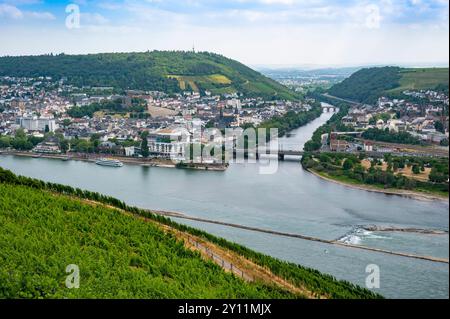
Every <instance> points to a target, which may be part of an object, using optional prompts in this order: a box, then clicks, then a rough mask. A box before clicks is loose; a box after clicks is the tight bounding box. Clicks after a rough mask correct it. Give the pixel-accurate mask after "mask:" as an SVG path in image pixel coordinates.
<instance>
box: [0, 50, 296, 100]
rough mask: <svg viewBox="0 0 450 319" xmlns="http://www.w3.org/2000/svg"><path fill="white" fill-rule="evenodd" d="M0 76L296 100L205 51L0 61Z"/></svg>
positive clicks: (251, 72)
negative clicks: (62, 79) (45, 77)
mask: <svg viewBox="0 0 450 319" xmlns="http://www.w3.org/2000/svg"><path fill="white" fill-rule="evenodd" d="M0 76H19V77H36V76H50V77H52V78H53V79H56V80H59V79H61V78H67V80H68V83H70V84H73V85H76V86H112V87H115V88H119V89H137V90H157V91H164V92H167V93H176V92H180V91H183V90H193V91H205V90H208V91H211V92H212V93H217V94H219V93H233V92H238V93H243V94H244V95H246V96H261V97H265V98H280V99H289V100H292V99H297V98H299V96H297V95H296V93H295V92H293V91H291V90H290V89H288V88H287V87H285V86H283V85H281V84H279V83H278V82H276V81H274V80H272V79H269V78H267V77H265V76H264V75H262V74H261V73H259V72H256V71H254V70H252V69H250V68H249V67H247V66H245V65H243V64H242V63H239V62H237V61H234V60H232V59H228V58H226V57H224V56H221V55H218V54H214V53H208V52H200V53H194V52H181V51H152V52H143V53H102V54H89V55H65V54H60V55H41V56H22V57H9V56H7V57H0Z"/></svg>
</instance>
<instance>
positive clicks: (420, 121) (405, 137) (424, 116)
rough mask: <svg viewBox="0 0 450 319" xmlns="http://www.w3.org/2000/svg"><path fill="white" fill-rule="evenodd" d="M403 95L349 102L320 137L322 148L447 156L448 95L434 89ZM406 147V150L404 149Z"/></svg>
mask: <svg viewBox="0 0 450 319" xmlns="http://www.w3.org/2000/svg"><path fill="white" fill-rule="evenodd" d="M402 94H403V96H404V98H389V97H385V96H381V97H379V99H378V101H377V103H376V104H375V105H369V104H360V103H354V102H351V101H349V102H350V105H351V107H350V108H349V109H348V111H347V113H346V114H345V115H344V116H342V117H341V118H340V120H339V121H338V122H337V123H335V128H336V130H335V132H332V133H331V134H324V135H323V136H322V150H325V151H338V152H354V151H366V152H372V151H378V152H384V153H390V152H398V153H402V151H404V152H407V151H410V152H411V151H412V153H414V154H419V151H420V150H422V151H426V152H424V153H427V152H428V153H427V154H424V155H431V156H433V155H446V156H447V157H448V137H449V133H448V113H447V111H446V110H448V105H449V98H448V95H446V94H444V93H440V92H437V91H433V90H418V91H409V90H408V91H404V92H402ZM406 149H408V150H406Z"/></svg>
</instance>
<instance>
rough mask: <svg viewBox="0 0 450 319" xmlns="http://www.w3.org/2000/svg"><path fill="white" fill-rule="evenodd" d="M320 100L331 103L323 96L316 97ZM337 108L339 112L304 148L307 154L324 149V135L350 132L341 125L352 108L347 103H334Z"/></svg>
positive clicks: (320, 128)
mask: <svg viewBox="0 0 450 319" xmlns="http://www.w3.org/2000/svg"><path fill="white" fill-rule="evenodd" d="M316 98H318V99H320V100H325V101H327V102H328V101H329V100H327V99H326V98H324V97H322V96H316ZM333 104H334V105H335V106H337V107H339V112H338V113H336V114H334V115H333V116H332V117H331V119H329V120H328V122H327V123H326V124H324V125H322V126H321V127H319V128H318V129H317V130H316V131H315V132H314V133H313V136H312V138H311V140H309V141H308V142H306V144H305V146H304V150H305V151H306V152H313V151H318V150H319V149H320V148H321V147H322V135H323V134H330V133H331V132H332V131H338V132H339V131H341V132H342V131H348V130H349V129H348V128H347V127H345V125H342V124H341V120H342V118H343V117H344V116H346V115H347V114H348V111H349V109H350V106H349V105H348V104H346V103H341V102H340V103H333Z"/></svg>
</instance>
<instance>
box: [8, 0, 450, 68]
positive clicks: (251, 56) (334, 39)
mask: <svg viewBox="0 0 450 319" xmlns="http://www.w3.org/2000/svg"><path fill="white" fill-rule="evenodd" d="M69 4H75V5H76V6H70V7H67V6H68V5H69ZM78 9H79V11H80V23H79V24H78V23H77V19H76V13H77V10H78ZM66 10H67V11H68V13H66ZM448 38H449V4H448V0H368V1H364V0H363V1H356V0H143V1H136V0H117V1H106V0H105V1H102V0H100V1H98V0H97V1H91V0H77V1H58V0H54V1H51V0H0V55H26V54H41V53H61V52H64V53H67V54H74V53H96V52H119V51H120V52H128V51H146V50H154V49H158V50H190V49H192V46H193V45H195V49H196V50H200V51H212V52H216V53H220V54H223V55H225V56H228V57H231V58H234V59H237V60H239V61H241V62H243V63H246V64H249V65H253V66H260V65H269V66H289V65H297V66H298V65H302V66H305V65H312V66H343V65H353V66H354V65H365V64H400V63H402V64H409V65H420V64H436V65H437V64H439V65H441V64H442V63H444V64H447V63H448V56H449V39H448Z"/></svg>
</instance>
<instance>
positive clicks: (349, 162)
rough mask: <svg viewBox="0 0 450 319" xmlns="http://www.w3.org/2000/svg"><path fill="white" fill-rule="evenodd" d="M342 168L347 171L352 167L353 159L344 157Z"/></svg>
mask: <svg viewBox="0 0 450 319" xmlns="http://www.w3.org/2000/svg"><path fill="white" fill-rule="evenodd" d="M342 168H343V169H344V170H346V171H349V170H351V169H352V168H353V161H352V160H350V159H348V158H347V159H346V160H345V162H344V165H343V166H342Z"/></svg>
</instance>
